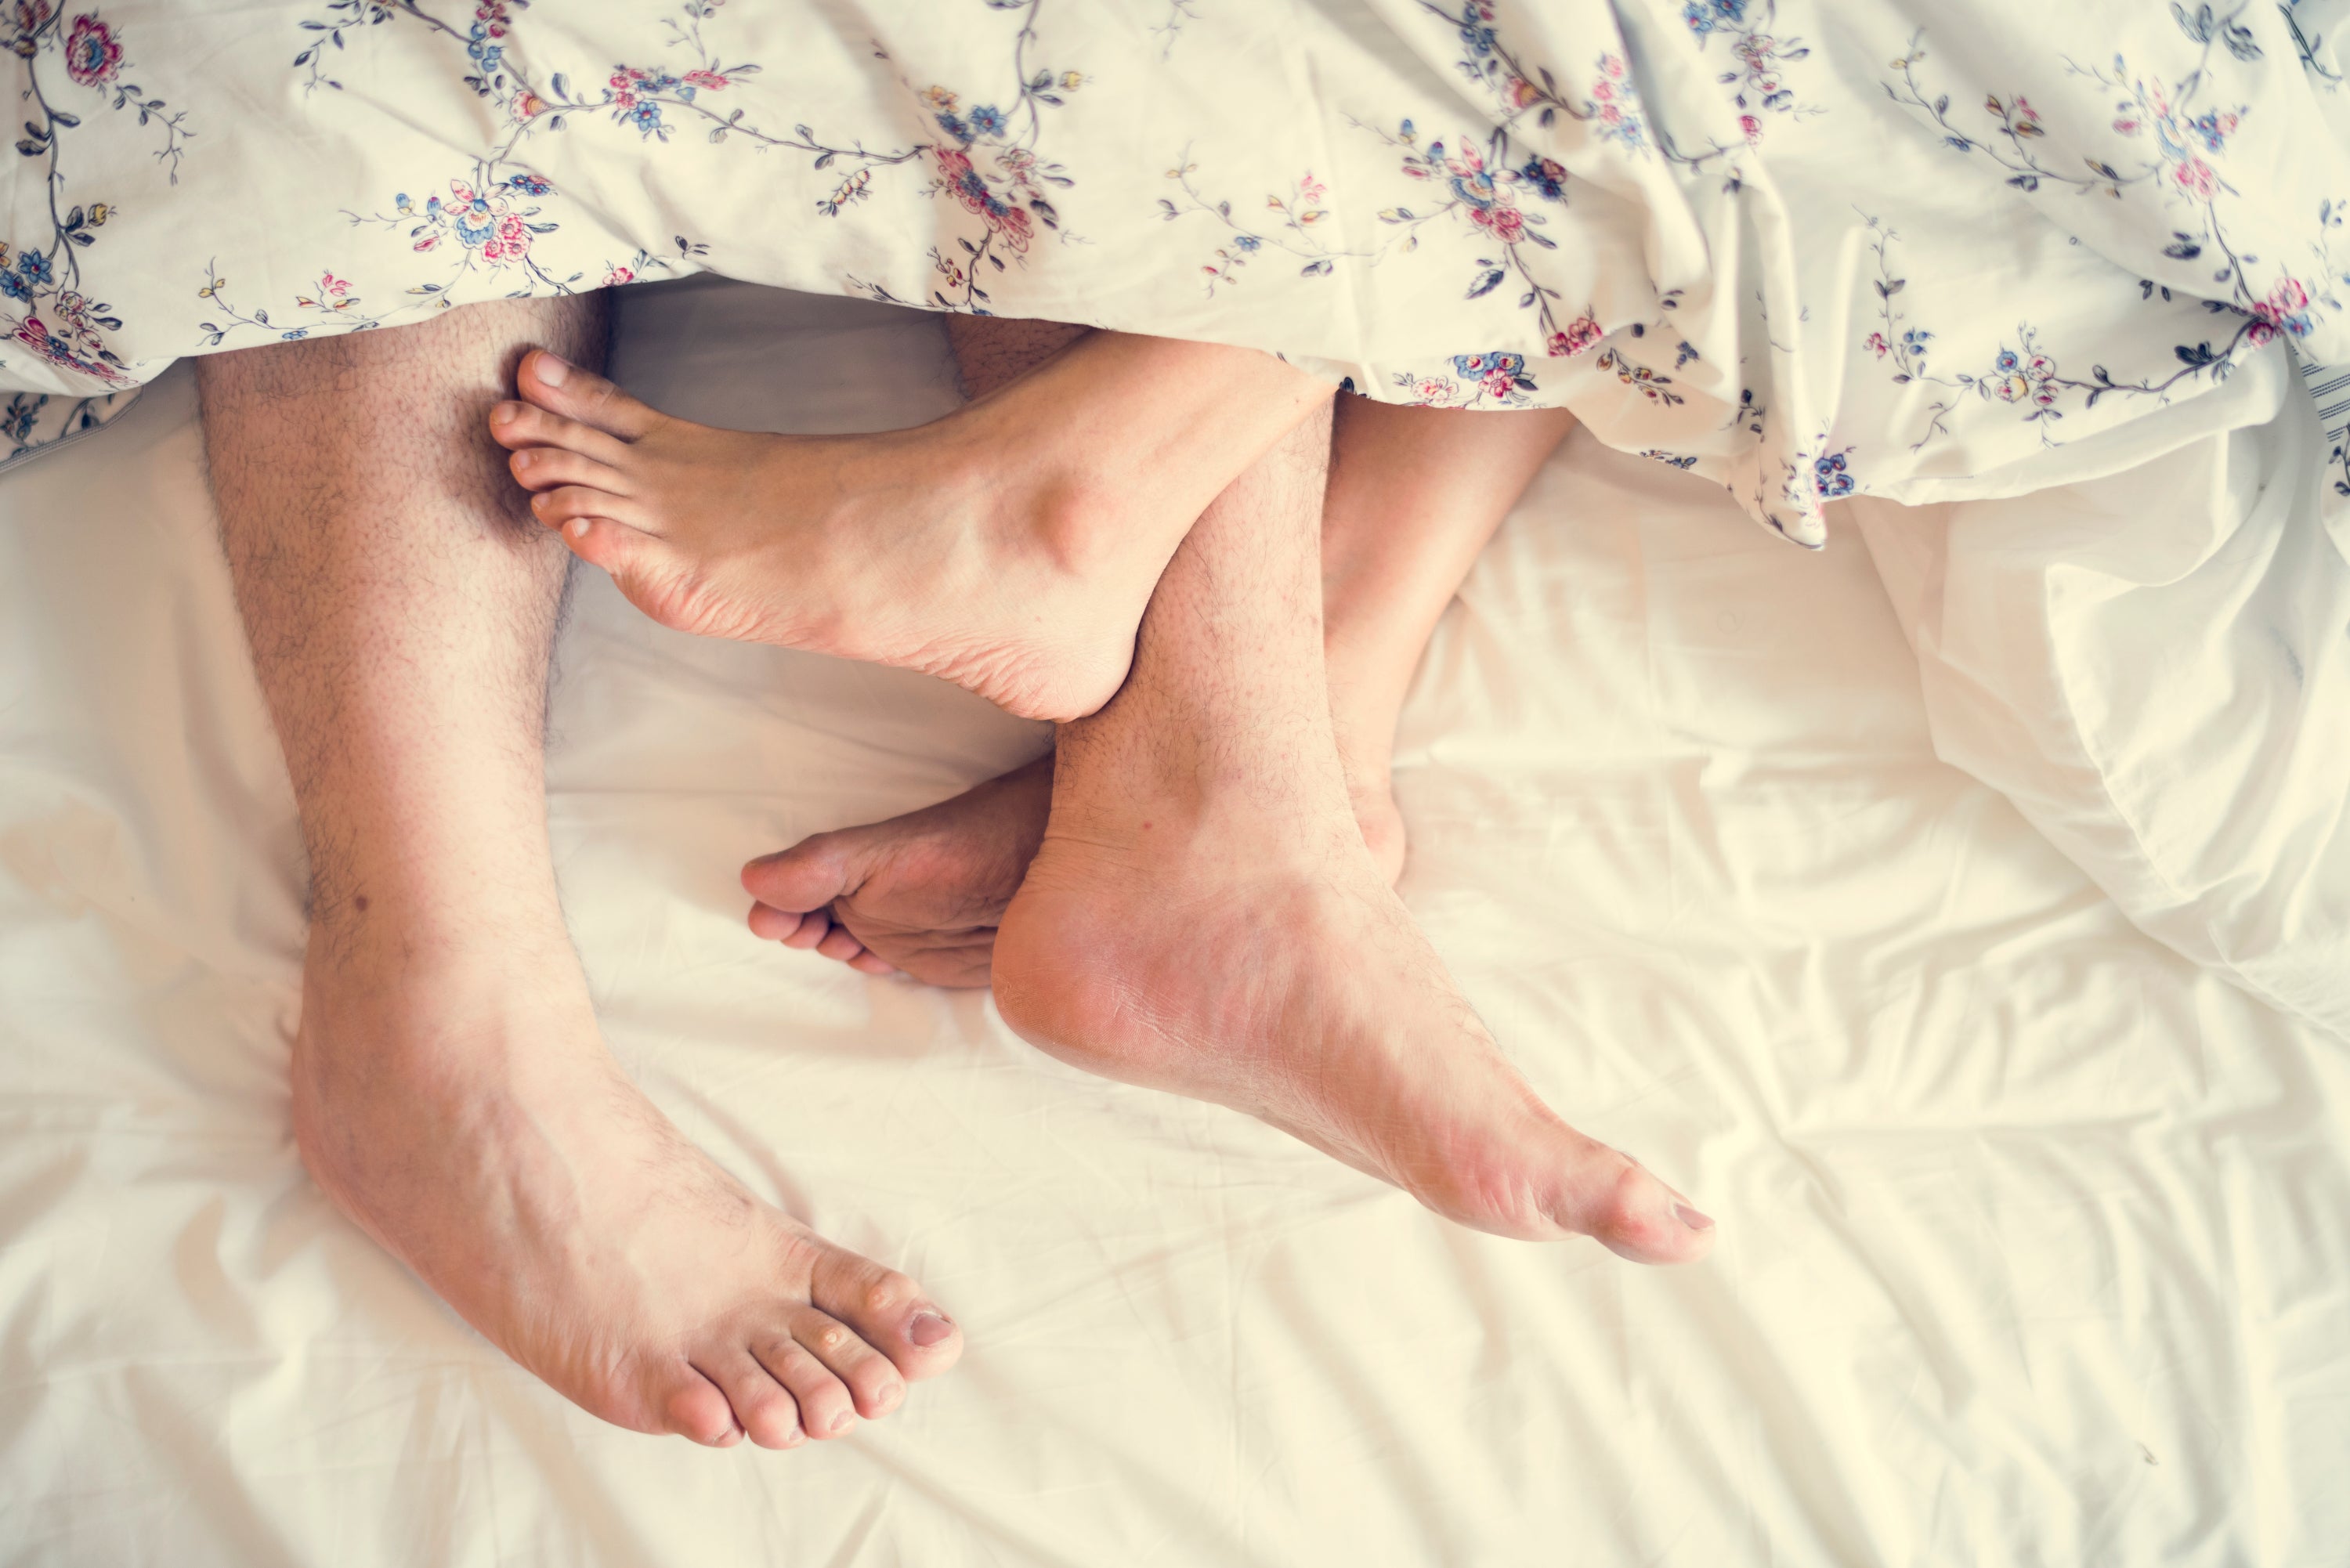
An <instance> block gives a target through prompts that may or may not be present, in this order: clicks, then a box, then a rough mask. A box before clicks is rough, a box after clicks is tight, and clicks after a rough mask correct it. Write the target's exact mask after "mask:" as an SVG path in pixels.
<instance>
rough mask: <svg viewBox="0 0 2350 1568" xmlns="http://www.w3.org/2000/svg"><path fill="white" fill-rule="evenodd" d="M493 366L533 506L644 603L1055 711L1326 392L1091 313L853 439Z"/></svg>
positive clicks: (517, 472) (1073, 708)
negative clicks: (1056, 339) (685, 410)
mask: <svg viewBox="0 0 2350 1568" xmlns="http://www.w3.org/2000/svg"><path fill="white" fill-rule="evenodd" d="M1134 344H1141V345H1143V346H1142V347H1140V348H1136V347H1133V346H1132V345H1134ZM1236 355H1237V356H1240V359H1239V360H1238V361H1237V362H1235V361H1234V360H1232V358H1231V357H1232V356H1236ZM1153 375H1160V376H1162V378H1163V377H1164V376H1172V377H1173V379H1174V381H1175V383H1176V384H1175V385H1174V386H1173V387H1172V388H1171V389H1170V388H1164V387H1160V386H1159V385H1157V384H1156V383H1155V382H1153V381H1150V380H1148V379H1141V378H1147V377H1149V376H1153ZM1099 376H1106V377H1107V378H1108V379H1109V385H1108V386H1107V387H1105V386H1101V385H1097V384H1095V379H1096V378H1097V377H1099ZM1227 381H1229V382H1230V383H1231V384H1230V385H1229V386H1227V385H1225V383H1226V382H1227ZM516 387H517V389H518V390H519V391H520V393H521V395H522V398H523V400H522V401H519V402H506V403H501V404H499V405H498V406H497V407H496V408H495V409H494V410H492V412H491V416H490V433H491V435H492V436H493V437H494V439H495V440H496V441H498V443H499V444H500V445H502V446H504V447H506V448H507V449H509V451H510V452H512V453H513V456H512V458H511V460H510V464H511V469H512V472H513V473H514V476H515V480H516V481H517V482H519V483H521V484H522V485H523V487H524V488H525V489H526V490H529V491H531V492H533V498H532V502H531V506H532V510H533V512H534V513H535V514H536V516H537V517H538V519H539V521H540V522H541V523H542V524H546V525H547V526H549V527H556V528H560V529H561V530H562V533H563V538H564V540H565V542H566V543H567V544H568V545H569V546H570V547H571V550H572V552H573V553H574V554H575V555H577V556H579V557H580V558H581V559H583V560H585V561H587V562H589V563H590V564H592V565H594V566H600V567H602V568H603V569H604V570H606V571H607V572H609V573H610V574H611V576H612V579H613V581H614V582H616V583H617V584H618V585H619V587H620V590H621V592H622V593H624V594H626V595H627V596H628V597H629V600H630V602H632V603H633V604H635V605H636V606H637V607H638V608H639V609H641V610H643V611H644V612H645V613H646V614H647V615H650V616H651V617H652V618H654V619H655V620H658V621H660V622H661V623H662V624H663V625H665V626H670V627H674V628H677V629H679V630H681V631H689V632H693V633H696V634H698V635H701V636H705V637H723V638H732V639H738V640H743V641H752V642H772V643H777V644H781V645H782V646H785V647H787V648H798V649H809V650H812V651H815V652H819V653H829V654H835V655H838V656H839V657H842V658H846V659H865V660H868V661H871V662H875V663H880V664H891V665H899V666H902V667H904V668H907V669H911V670H920V671H922V672H923V673H925V674H929V675H936V676H940V677H941V678H943V679H945V680H951V681H953V682H955V683H956V684H957V685H960V686H963V687H966V688H968V689H969V690H971V691H976V692H978V693H979V694H980V695H981V696H983V697H985V698H987V699H989V700H990V701H993V702H995V703H997V704H998V705H1000V706H1002V707H1003V708H1005V709H1007V710H1009V711H1012V712H1014V713H1018V714H1021V715H1023V716H1024V717H1027V718H1035V719H1055V720H1069V719H1074V718H1077V717H1080V716H1082V715H1084V714H1086V713H1089V712H1091V711H1094V710H1095V709H1097V708H1098V707H1100V706H1101V704H1102V703H1103V702H1105V701H1107V700H1108V699H1109V696H1110V693H1112V692H1113V691H1117V690H1118V683H1119V682H1120V681H1122V680H1125V678H1126V671H1127V667H1128V663H1129V662H1130V661H1131V659H1132V658H1133V652H1134V631H1135V627H1136V625H1137V624H1138V623H1139V621H1140V619H1141V618H1142V610H1143V607H1144V605H1145V604H1147V603H1148V602H1149V597H1150V591H1151V588H1152V587H1153V586H1154V585H1155V584H1156V583H1157V582H1158V580H1159V573H1160V572H1161V570H1163V569H1164V568H1165V566H1166V565H1167V560H1168V557H1169V556H1170V555H1172V554H1173V552H1174V549H1175V546H1176V545H1178V544H1179V543H1180V542H1181V540H1182V537H1183V535H1184V532H1185V531H1186V530H1187V529H1188V528H1189V527H1190V526H1191V522H1192V520H1193V519H1194V518H1196V517H1197V516H1198V515H1199V514H1200V512H1201V509H1202V508H1204V507H1205V506H1206V505H1207V504H1208V503H1209V501H1211V499H1212V498H1213V497H1214V496H1215V494H1216V493H1217V492H1218V491H1220V490H1222V488H1223V485H1224V483H1225V481H1226V480H1228V479H1229V478H1231V477H1232V474H1233V473H1236V472H1240V471H1241V470H1242V469H1243V468H1245V467H1246V466H1247V465H1248V463H1249V462H1253V460H1254V458H1255V457H1256V455H1257V454H1258V453H1259V452H1262V451H1263V449H1264V448H1265V447H1266V446H1267V445H1269V444H1270V443H1271V442H1272V441H1275V440H1277V439H1279V437H1280V436H1281V435H1282V434H1283V433H1284V431H1286V430H1287V429H1288V428H1289V427H1290V426H1291V425H1294V424H1295V422H1296V421H1297V420H1298V419H1299V418H1300V417H1302V416H1303V415H1304V414H1305V413H1306V412H1307V411H1308V410H1310V409H1311V408H1312V407H1313V406H1314V403H1315V400H1317V399H1319V398H1322V397H1326V396H1327V391H1326V389H1321V388H1319V387H1318V386H1316V385H1315V383H1314V382H1312V381H1311V379H1309V378H1306V377H1305V376H1304V375H1303V374H1302V373H1301V372H1298V371H1295V370H1292V369H1288V368H1287V367H1286V366H1282V365H1280V364H1278V363H1277V362H1275V361H1273V360H1271V359H1269V358H1266V357H1265V356H1263V355H1252V354H1247V353H1246V352H1245V351H1243V350H1238V349H1218V348H1211V346H1208V345H1201V344H1171V343H1160V344H1155V345H1154V344H1149V343H1148V342H1147V340H1139V339H1136V340H1128V339H1124V338H1122V337H1118V336H1117V335H1113V334H1095V335H1093V336H1092V337H1090V338H1088V339H1087V340H1085V341H1083V342H1081V343H1080V344H1079V345H1078V346H1077V347H1076V348H1071V349H1069V350H1067V351H1066V352H1064V353H1063V354H1061V355H1059V356H1057V357H1056V358H1055V359H1054V360H1052V361H1049V362H1048V363H1047V364H1046V365H1045V366H1044V367H1042V368H1040V369H1037V370H1036V371H1035V372H1034V373H1032V374H1031V375H1029V376H1028V377H1026V378H1024V379H1022V380H1021V381H1019V382H1018V383H1016V384H1014V386H1011V387H1008V388H1006V389H1003V391H1001V392H999V393H996V394H995V395H993V396H992V397H989V398H984V399H982V400H978V401H976V402H973V403H970V404H966V405H965V406H964V407H963V408H962V409H960V410H957V411H956V412H955V413H953V414H951V415H949V416H947V417H946V418H944V419H942V420H939V421H934V422H932V423H931V424H928V425H924V426H921V427H920V428H918V429H915V430H910V431H892V432H889V433H885V434H879V435H865V436H848V437H818V436H781V435H767V434H758V433H753V432H748V431H725V430H717V429H713V428H712V427H710V426H707V425H697V424H693V423H691V422H690V421H685V420H679V419H672V418H671V417H669V416H668V415H665V414H662V413H660V412H658V411H657V410H653V409H651V408H650V407H648V406H647V405H645V404H644V403H641V402H639V401H638V400H636V399H634V398H631V397H629V395H628V394H627V393H625V392H622V391H621V390H620V389H619V388H617V387H615V386H614V385H613V384H612V383H611V382H609V381H608V380H606V379H604V378H602V377H600V376H597V375H594V374H591V373H590V372H588V371H586V370H583V369H578V368H577V367H576V366H573V365H570V364H568V363H567V362H566V361H564V360H562V359H559V358H556V357H555V356H553V355H551V354H547V353H545V352H536V353H533V354H532V355H530V356H529V357H528V358H525V360H524V361H523V365H522V369H521V370H520V372H519V374H518V376H517V379H516ZM1225 393H1229V394H1230V396H1229V397H1223V396H1222V394H1225ZM1194 405H1198V407H1195V406H1194ZM1226 405H1229V406H1226ZM1187 418H1188V419H1190V421H1191V422H1190V423H1188V424H1186V423H1184V422H1180V421H1183V420H1185V419H1187ZM1170 420H1172V421H1177V422H1172V423H1169V422H1163V421H1170ZM1152 421H1161V422H1152ZM1128 426H1132V427H1134V428H1132V429H1128ZM1170 432H1172V433H1170Z"/></svg>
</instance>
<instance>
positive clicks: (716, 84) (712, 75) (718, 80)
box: [685, 71, 726, 92]
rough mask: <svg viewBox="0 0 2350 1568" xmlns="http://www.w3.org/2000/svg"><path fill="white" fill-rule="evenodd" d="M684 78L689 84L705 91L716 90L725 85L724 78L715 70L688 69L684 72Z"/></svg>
mask: <svg viewBox="0 0 2350 1568" xmlns="http://www.w3.org/2000/svg"><path fill="white" fill-rule="evenodd" d="M685 79H686V81H687V82H688V83H689V84H691V86H694V87H698V88H702V90H703V91H705V92H716V91H717V90H718V89H719V88H723V87H724V86H725V85H726V78H724V77H723V76H720V75H719V74H718V73H717V72H716V71H688V72H686V73H685Z"/></svg>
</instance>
